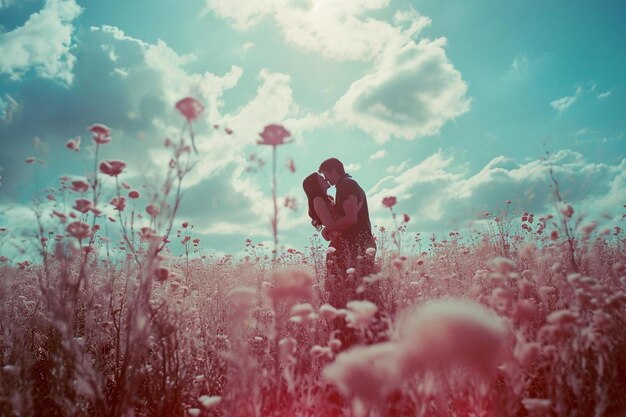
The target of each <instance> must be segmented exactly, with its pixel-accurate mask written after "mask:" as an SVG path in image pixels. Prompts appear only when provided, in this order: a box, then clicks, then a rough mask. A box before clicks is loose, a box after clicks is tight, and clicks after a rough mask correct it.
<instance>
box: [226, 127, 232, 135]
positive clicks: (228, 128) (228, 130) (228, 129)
mask: <svg viewBox="0 0 626 417" xmlns="http://www.w3.org/2000/svg"><path fill="white" fill-rule="evenodd" d="M224 132H226V134H227V135H232V134H233V129H231V128H230V127H227V128H226V129H224Z"/></svg>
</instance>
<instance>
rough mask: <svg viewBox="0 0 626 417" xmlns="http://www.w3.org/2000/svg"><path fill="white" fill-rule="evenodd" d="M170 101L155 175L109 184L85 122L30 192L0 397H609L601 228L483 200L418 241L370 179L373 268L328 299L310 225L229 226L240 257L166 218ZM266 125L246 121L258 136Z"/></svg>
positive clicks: (189, 110) (354, 412) (276, 411)
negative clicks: (269, 236)
mask: <svg viewBox="0 0 626 417" xmlns="http://www.w3.org/2000/svg"><path fill="white" fill-rule="evenodd" d="M185 100H186V101H181V102H179V104H178V105H177V108H178V109H179V111H180V112H181V113H182V114H183V116H184V117H185V118H186V122H187V124H186V126H185V128H184V130H183V134H182V135H181V137H180V139H179V140H178V141H173V140H169V139H168V140H167V141H166V143H165V147H166V148H167V149H168V150H169V151H170V152H171V160H170V162H169V165H168V172H167V175H166V177H165V178H164V183H163V184H162V185H161V186H160V187H157V188H156V189H157V190H158V191H157V192H155V193H153V195H151V196H143V195H140V192H139V191H137V190H136V189H134V188H132V187H130V186H129V185H128V184H126V183H125V182H124V181H123V176H124V169H125V168H126V164H125V163H124V162H123V161H119V160H105V161H100V160H98V152H97V149H98V147H99V146H106V144H107V143H108V142H109V141H110V140H111V138H110V130H109V129H108V127H106V126H104V125H93V126H91V127H90V130H91V132H92V133H93V140H94V142H95V146H96V153H95V161H94V162H95V163H94V167H95V169H94V172H93V173H92V175H91V176H90V177H88V178H84V179H69V178H67V179H65V180H64V181H63V183H62V184H61V185H60V186H59V188H58V189H57V190H56V191H55V193H52V194H50V195H49V198H48V200H50V201H52V202H58V206H57V207H56V208H55V209H54V210H53V211H52V212H51V213H46V214H50V216H46V217H44V214H43V212H42V211H40V210H38V209H37V207H35V210H36V213H38V220H39V223H38V227H37V231H36V238H35V239H36V241H37V243H38V248H39V253H37V254H34V255H33V259H35V261H21V262H19V263H13V262H11V261H10V260H9V259H8V258H6V257H3V258H2V259H1V261H2V263H1V264H0V271H1V276H2V279H1V281H0V316H1V317H2V321H1V322H0V415H3V416H42V415H45V416H115V417H118V416H119V417H122V416H124V417H131V416H137V417H139V416H155V417H156V416H168V417H169V416H180V417H183V416H207V417H208V416H226V417H239V416H242V417H243V416H246V417H247V416H258V417H261V416H263V417H266V416H303V417H304V416H362V417H364V416H370V417H374V416H420V417H421V416H424V417H426V416H458V417H461V416H476V417H482V416H484V417H486V416H532V417H535V416H537V417H538V416H562V417H576V416H579V417H588V416H598V417H599V416H623V415H626V332H625V331H624V329H625V328H626V250H625V249H626V248H625V244H626V240H625V236H624V234H623V232H622V230H621V229H620V228H618V227H615V228H614V229H610V230H598V228H597V227H595V224H594V223H586V222H585V221H584V219H583V220H581V222H578V221H577V218H576V212H575V207H572V206H570V205H567V203H565V202H563V201H558V205H557V208H558V209H557V210H555V212H554V213H552V214H551V215H546V216H544V217H542V218H540V219H538V220H537V221H535V220H534V215H533V214H532V213H524V214H523V215H522V216H521V227H520V226H519V219H511V218H507V217H504V216H500V217H493V216H491V215H489V214H488V213H487V214H485V218H486V220H485V224H486V226H485V228H484V230H480V231H473V232H468V233H464V234H463V235H461V234H459V233H458V232H456V231H451V232H450V233H449V234H448V236H446V239H438V238H437V237H436V236H433V237H432V238H430V239H427V242H424V241H422V237H420V236H419V235H417V236H409V235H408V234H407V233H406V231H405V225H406V223H407V222H409V221H410V219H409V217H408V216H406V215H405V216H404V218H403V220H402V222H401V223H400V224H399V225H398V223H397V222H395V221H396V215H395V213H394V212H393V206H394V205H395V204H396V202H397V200H396V198H395V197H389V198H388V199H386V201H385V202H384V204H385V206H386V207H388V208H389V210H391V213H392V215H393V217H394V224H395V225H396V230H394V231H391V233H390V231H388V230H384V229H382V228H378V229H377V231H376V234H377V242H378V251H377V252H374V251H368V255H367V256H375V258H376V262H377V264H378V272H377V273H376V274H374V275H371V276H364V277H363V276H359V275H358V273H357V272H356V271H351V273H349V274H348V276H349V279H352V280H354V281H355V282H356V285H358V288H359V290H357V291H358V293H359V294H360V295H359V296H357V297H356V299H354V300H352V301H350V302H349V303H348V304H347V305H346V306H344V307H343V308H336V307H333V306H331V305H329V304H328V303H327V301H328V293H327V292H326V290H325V285H324V281H325V279H326V267H325V262H326V261H325V259H326V244H325V242H323V241H322V240H320V238H319V237H318V236H315V235H314V236H313V237H312V239H311V241H310V245H309V246H307V247H305V248H299V249H290V250H288V251H286V252H284V253H272V252H271V250H270V249H269V248H267V247H266V246H264V245H263V244H260V243H255V242H253V241H251V240H248V241H246V242H245V250H246V253H247V255H246V256H245V257H242V258H236V257H234V256H228V255H227V256H223V257H216V256H211V255H209V256H205V255H203V256H196V255H197V253H198V251H197V249H198V247H199V246H200V245H201V243H200V241H199V240H198V239H197V238H194V236H193V225H191V224H189V223H188V222H177V220H176V219H177V216H176V215H177V210H178V208H179V206H180V205H181V204H185V203H191V204H192V203H193V202H192V201H184V200H183V199H182V195H181V192H180V190H181V183H182V181H183V180H184V177H185V175H186V174H187V173H189V172H190V171H191V170H192V169H193V166H194V159H193V153H192V148H193V149H195V145H194V143H193V138H194V136H193V130H192V128H191V127H192V121H193V119H194V118H195V117H197V115H198V114H199V113H200V112H201V111H202V107H201V105H200V104H199V103H197V102H195V101H193V99H189V98H188V99H185ZM277 129H278V128H276V129H274V130H275V131H277ZM283 130H284V129H283ZM274 133H275V134H274V136H276V134H277V133H276V132H274ZM278 133H280V135H279V136H281V135H282V136H281V137H280V143H283V141H284V137H285V136H288V135H287V133H288V132H286V131H285V132H282V131H279V132H278ZM274 136H272V137H269V139H268V138H263V139H264V144H270V145H271V146H272V147H273V151H274V152H275V151H276V145H277V141H278V140H277V139H276V138H275V137H274ZM67 148H68V151H78V150H79V149H80V140H78V141H77V140H70V141H69V142H68V143H67ZM26 162H27V163H33V164H34V163H36V162H37V161H36V160H35V159H32V160H30V161H29V160H27V161H26ZM103 179H106V181H104V180H103ZM553 180H554V182H555V183H556V184H557V196H558V183H557V182H556V179H554V178H553ZM275 181H276V180H275V179H274V182H275ZM103 183H105V184H107V186H110V187H111V189H110V190H108V191H107V192H110V193H112V195H113V197H112V198H111V200H110V201H103V199H102V195H103V194H102V190H103ZM61 196H62V197H63V198H61ZM62 201H67V202H69V205H70V206H68V205H65V204H62V203H61V202H62ZM139 202H141V205H140V203H139ZM274 203H276V197H275V196H274ZM105 205H108V206H110V207H113V208H114V210H115V211H116V213H117V217H107V216H105V215H103V213H102V210H101V208H102V206H105ZM140 206H141V209H139V208H138V207H140ZM275 207H276V205H275ZM275 212H276V210H275ZM139 213H142V214H143V216H139ZM272 226H273V232H274V237H275V239H276V237H277V235H278V230H277V222H276V216H275V217H274V221H273V224H272ZM105 229H106V231H107V233H108V235H111V234H114V233H119V236H121V237H122V240H123V243H122V244H114V243H113V242H112V241H111V239H109V238H107V237H106V236H108V235H105V234H104V231H105ZM114 231H115V232H114ZM9 232H10V231H8V230H3V236H5V235H7V234H8V233H9ZM3 239H4V238H3ZM172 241H175V242H174V243H177V244H178V242H176V241H180V243H182V245H183V247H184V254H183V255H182V256H173V255H172V254H171V252H170V249H169V245H170V244H172ZM243 245H244V243H243V242H242V246H243ZM0 247H1V246H0ZM400 253H401V254H402V255H400ZM366 294H376V295H377V296H376V303H373V302H371V301H368V300H367V296H366Z"/></svg>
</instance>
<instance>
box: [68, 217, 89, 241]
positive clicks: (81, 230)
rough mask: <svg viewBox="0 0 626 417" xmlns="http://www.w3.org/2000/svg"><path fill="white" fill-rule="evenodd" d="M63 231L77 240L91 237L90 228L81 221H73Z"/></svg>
mask: <svg viewBox="0 0 626 417" xmlns="http://www.w3.org/2000/svg"><path fill="white" fill-rule="evenodd" d="M65 231H67V233H68V234H69V235H70V236H73V237H75V238H76V239H78V240H82V239H86V238H88V237H89V236H91V228H90V227H89V225H88V224H87V223H84V222H81V221H75V222H72V223H70V224H68V225H67V227H66V228H65Z"/></svg>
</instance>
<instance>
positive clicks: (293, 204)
mask: <svg viewBox="0 0 626 417" xmlns="http://www.w3.org/2000/svg"><path fill="white" fill-rule="evenodd" d="M285 207H286V208H288V209H290V210H294V211H295V210H297V208H298V206H297V200H296V198H295V197H285Z"/></svg>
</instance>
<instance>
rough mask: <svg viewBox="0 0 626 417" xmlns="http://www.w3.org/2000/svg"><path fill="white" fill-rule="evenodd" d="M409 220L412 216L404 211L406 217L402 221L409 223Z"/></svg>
mask: <svg viewBox="0 0 626 417" xmlns="http://www.w3.org/2000/svg"><path fill="white" fill-rule="evenodd" d="M409 220H411V218H410V217H409V215H408V214H406V213H404V217H403V218H402V221H404V222H405V223H408V222H409Z"/></svg>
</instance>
